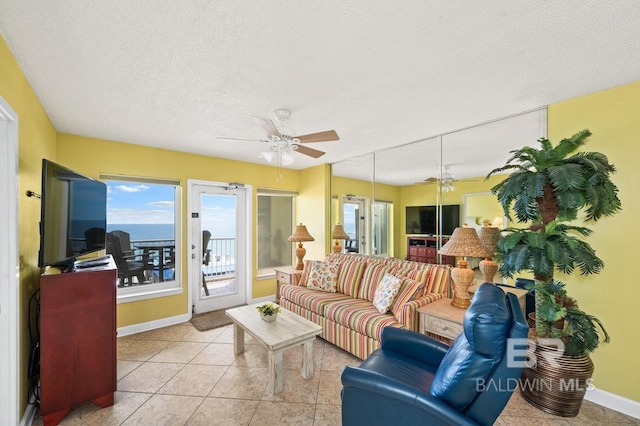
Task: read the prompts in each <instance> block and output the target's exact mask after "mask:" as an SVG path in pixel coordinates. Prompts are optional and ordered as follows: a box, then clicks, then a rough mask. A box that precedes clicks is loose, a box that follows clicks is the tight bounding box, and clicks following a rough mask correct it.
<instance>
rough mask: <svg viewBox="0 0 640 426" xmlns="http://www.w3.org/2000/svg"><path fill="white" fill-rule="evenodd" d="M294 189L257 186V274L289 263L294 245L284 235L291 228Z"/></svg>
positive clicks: (265, 272)
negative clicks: (271, 188) (274, 189)
mask: <svg viewBox="0 0 640 426" xmlns="http://www.w3.org/2000/svg"><path fill="white" fill-rule="evenodd" d="M295 195H296V194H295V193H291V192H282V191H272V190H265V189H259V190H258V210H257V212H258V226H257V228H258V232H257V239H258V241H257V244H256V246H257V251H258V275H267V274H271V273H273V271H272V269H273V268H276V267H278V266H288V265H291V262H292V261H293V245H292V243H290V242H289V241H288V240H287V238H289V236H290V235H291V233H292V230H293V201H294V197H295Z"/></svg>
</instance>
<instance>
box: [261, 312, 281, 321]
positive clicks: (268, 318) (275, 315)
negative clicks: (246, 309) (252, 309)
mask: <svg viewBox="0 0 640 426" xmlns="http://www.w3.org/2000/svg"><path fill="white" fill-rule="evenodd" d="M277 316H278V313H277V312H276V313H274V314H272V315H265V314H260V317H261V318H262V319H263V320H265V321H266V322H271V321H275V320H276V317H277Z"/></svg>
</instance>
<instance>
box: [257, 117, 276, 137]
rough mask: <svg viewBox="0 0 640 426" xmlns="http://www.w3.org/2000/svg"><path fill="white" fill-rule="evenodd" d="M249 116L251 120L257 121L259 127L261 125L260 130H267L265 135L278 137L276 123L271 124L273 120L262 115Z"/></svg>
mask: <svg viewBox="0 0 640 426" xmlns="http://www.w3.org/2000/svg"><path fill="white" fill-rule="evenodd" d="M251 118H253V120H254V121H255V122H256V123H258V124H259V125H260V127H262V130H264V131H265V132H267V135H269V136H275V137H276V138H279V137H280V132H279V131H278V129H277V127H276V125H275V124H273V121H271V120H267V119H266V118H262V117H256V116H255V115H254V116H252V117H251Z"/></svg>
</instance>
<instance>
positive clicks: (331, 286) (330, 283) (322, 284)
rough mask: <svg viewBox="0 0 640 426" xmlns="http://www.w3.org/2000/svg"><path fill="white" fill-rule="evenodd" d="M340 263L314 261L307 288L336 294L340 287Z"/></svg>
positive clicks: (310, 269)
mask: <svg viewBox="0 0 640 426" xmlns="http://www.w3.org/2000/svg"><path fill="white" fill-rule="evenodd" d="M338 269H340V264H339V263H338V262H323V261H321V260H313V261H312V262H311V267H310V268H309V278H308V279H307V288H311V289H314V290H320V291H326V292H329V293H335V292H336V289H337V287H338Z"/></svg>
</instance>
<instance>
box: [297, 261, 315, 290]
mask: <svg viewBox="0 0 640 426" xmlns="http://www.w3.org/2000/svg"><path fill="white" fill-rule="evenodd" d="M311 262H313V261H312V260H305V261H304V268H302V274H300V281H298V285H301V286H303V287H306V286H307V281H308V280H309V274H310V273H311Z"/></svg>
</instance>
